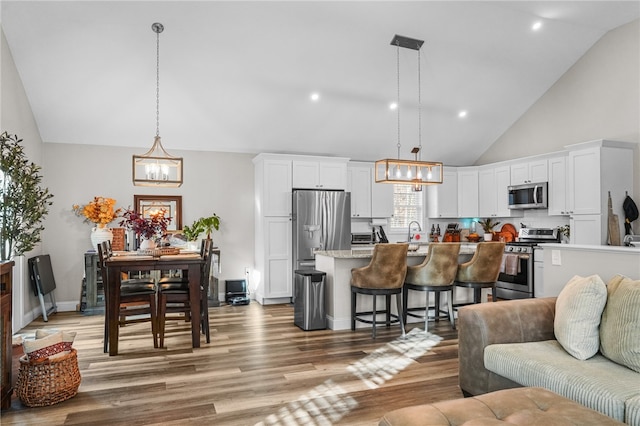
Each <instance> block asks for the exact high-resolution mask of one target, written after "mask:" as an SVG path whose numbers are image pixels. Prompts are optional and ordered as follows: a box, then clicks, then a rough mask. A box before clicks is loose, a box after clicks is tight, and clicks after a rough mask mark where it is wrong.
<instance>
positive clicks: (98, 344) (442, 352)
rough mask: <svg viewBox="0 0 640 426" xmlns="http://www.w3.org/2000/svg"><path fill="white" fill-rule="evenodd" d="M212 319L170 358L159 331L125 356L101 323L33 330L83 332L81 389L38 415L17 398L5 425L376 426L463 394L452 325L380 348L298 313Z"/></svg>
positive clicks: (185, 331)
mask: <svg viewBox="0 0 640 426" xmlns="http://www.w3.org/2000/svg"><path fill="white" fill-rule="evenodd" d="M210 315H211V343H210V344H206V343H205V342H204V337H202V347H201V348H198V349H192V348H191V344H190V333H189V330H190V325H189V324H188V323H185V322H184V321H182V320H178V319H176V320H173V321H171V322H169V323H168V324H167V337H166V340H165V349H154V348H153V342H152V339H151V332H150V325H149V323H139V324H132V325H127V326H126V327H124V328H121V331H120V354H119V355H118V356H114V357H109V356H108V355H107V354H104V353H103V352H102V347H103V345H102V333H103V321H104V317H103V316H102V315H94V316H85V315H81V314H79V313H59V314H54V315H51V316H50V317H49V322H48V323H44V322H42V321H41V320H38V321H35V322H33V323H32V324H30V325H29V327H27V328H25V329H24V330H22V331H21V332H22V333H26V334H29V333H30V334H31V335H32V334H33V333H34V332H35V330H36V329H37V328H47V329H57V330H67V331H77V332H78V335H77V337H76V341H75V343H74V347H75V348H76V349H77V350H78V360H79V366H80V372H81V374H82V384H81V386H80V389H79V392H78V395H76V396H75V397H74V398H72V399H70V400H68V401H65V402H62V403H60V404H57V405H54V406H51V407H41V408H28V407H25V406H23V405H22V403H21V402H20V400H18V399H17V398H16V397H15V395H14V399H13V402H12V407H11V409H10V410H8V411H7V412H3V413H2V418H1V423H2V425H34V424H47V425H125V424H126V425H156V424H157V425H159V424H162V425H183V424H190V423H193V424H215V425H256V424H259V425H330V424H336V425H376V424H377V423H378V420H379V419H380V417H381V416H382V415H383V414H384V413H385V412H387V411H390V410H393V409H396V408H400V407H405V406H408V405H415V404H424V403H429V402H434V401H439V400H445V399H452V398H460V397H461V396H462V393H461V392H460V389H459V387H458V360H457V358H458V340H457V332H456V331H454V330H451V327H450V324H449V322H448V321H440V322H439V323H430V331H431V332H433V333H435V334H436V335H437V336H439V337H440V338H441V340H439V341H434V340H432V341H428V339H427V336H425V335H424V333H422V332H420V333H415V332H416V331H417V330H413V331H412V332H411V333H410V334H409V338H408V339H406V340H400V339H398V337H399V334H400V329H399V327H398V326H393V327H391V328H389V329H386V328H384V327H383V328H379V329H378V337H377V338H376V339H375V340H374V339H372V338H371V332H370V329H369V328H364V329H358V330H357V331H356V332H352V331H350V330H349V331H336V332H334V331H331V330H321V331H308V332H305V331H302V330H300V329H299V328H298V327H296V326H295V325H294V324H293V307H292V306H291V305H270V306H262V305H260V304H258V303H251V304H250V305H248V306H227V305H224V306H221V307H217V308H210ZM418 326H422V324H409V327H408V331H409V330H411V329H414V328H417V327H418ZM434 344H435V346H432V345H434ZM431 346H432V347H431Z"/></svg>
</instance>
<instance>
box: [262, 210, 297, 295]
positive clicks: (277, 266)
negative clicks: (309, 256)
mask: <svg viewBox="0 0 640 426" xmlns="http://www.w3.org/2000/svg"><path fill="white" fill-rule="evenodd" d="M264 229H265V240H264V244H265V257H266V259H265V277H264V291H265V292H264V297H265V298H277V297H292V288H293V286H292V282H293V266H292V260H291V258H292V242H291V221H290V220H289V219H288V218H280V217H271V218H266V219H265V224H264Z"/></svg>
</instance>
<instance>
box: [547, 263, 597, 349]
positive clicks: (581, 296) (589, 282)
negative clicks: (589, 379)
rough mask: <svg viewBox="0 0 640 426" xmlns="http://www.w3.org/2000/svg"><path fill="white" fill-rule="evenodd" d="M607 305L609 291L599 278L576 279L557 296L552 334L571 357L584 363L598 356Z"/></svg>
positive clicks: (592, 276) (570, 281)
mask: <svg viewBox="0 0 640 426" xmlns="http://www.w3.org/2000/svg"><path fill="white" fill-rule="evenodd" d="M606 302H607V288H606V286H605V285H604V282H603V281H602V279H601V278H600V277H599V276H598V275H591V276H589V277H580V276H578V275H576V276H574V277H573V278H571V279H570V280H569V282H568V283H567V284H566V285H565V286H564V288H563V289H562V291H561V292H560V294H559V295H558V298H557V300H556V317H555V320H554V323H553V331H554V333H555V335H556V339H557V340H558V343H560V344H561V345H562V347H563V348H564V350H566V351H567V352H568V353H569V354H570V355H571V356H573V357H575V358H577V359H580V360H585V359H588V358H591V357H592V356H594V355H595V354H596V353H597V352H598V348H599V346H600V338H599V336H600V335H599V330H598V327H599V326H600V317H601V316H602V311H603V310H604V306H605V304H606Z"/></svg>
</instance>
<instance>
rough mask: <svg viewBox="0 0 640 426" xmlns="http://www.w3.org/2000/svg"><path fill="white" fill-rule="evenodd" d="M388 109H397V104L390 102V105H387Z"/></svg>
mask: <svg viewBox="0 0 640 426" xmlns="http://www.w3.org/2000/svg"><path fill="white" fill-rule="evenodd" d="M389 109H398V104H397V103H395V102H391V103H390V104H389Z"/></svg>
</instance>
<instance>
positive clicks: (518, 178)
mask: <svg viewBox="0 0 640 426" xmlns="http://www.w3.org/2000/svg"><path fill="white" fill-rule="evenodd" d="M528 180H529V165H528V163H520V164H513V165H511V185H520V184H523V183H527V181H528Z"/></svg>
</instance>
